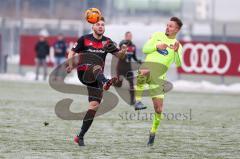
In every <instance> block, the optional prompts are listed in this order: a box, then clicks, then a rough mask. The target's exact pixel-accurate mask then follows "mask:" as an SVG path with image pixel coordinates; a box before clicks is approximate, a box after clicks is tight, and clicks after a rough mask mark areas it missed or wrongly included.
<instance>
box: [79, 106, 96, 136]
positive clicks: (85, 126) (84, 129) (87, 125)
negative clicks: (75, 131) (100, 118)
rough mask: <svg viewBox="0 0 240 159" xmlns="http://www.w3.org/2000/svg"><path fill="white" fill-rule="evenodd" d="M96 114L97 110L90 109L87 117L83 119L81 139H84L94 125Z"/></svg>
mask: <svg viewBox="0 0 240 159" xmlns="http://www.w3.org/2000/svg"><path fill="white" fill-rule="evenodd" d="M95 114H96V111H95V110H92V109H88V111H87V113H86V115H85V117H84V118H83V124H82V128H81V132H80V133H79V135H78V136H79V137H80V138H83V136H84V135H85V133H86V132H87V131H88V129H89V128H90V126H91V125H92V122H93V119H94V116H95Z"/></svg>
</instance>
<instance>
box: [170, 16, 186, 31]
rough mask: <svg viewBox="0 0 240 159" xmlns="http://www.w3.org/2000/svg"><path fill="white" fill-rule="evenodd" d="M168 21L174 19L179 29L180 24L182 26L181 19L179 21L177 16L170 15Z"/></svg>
mask: <svg viewBox="0 0 240 159" xmlns="http://www.w3.org/2000/svg"><path fill="white" fill-rule="evenodd" d="M170 21H174V22H176V23H177V25H178V27H179V29H181V28H182V26H183V23H182V21H181V20H180V19H179V18H178V17H171V18H170Z"/></svg>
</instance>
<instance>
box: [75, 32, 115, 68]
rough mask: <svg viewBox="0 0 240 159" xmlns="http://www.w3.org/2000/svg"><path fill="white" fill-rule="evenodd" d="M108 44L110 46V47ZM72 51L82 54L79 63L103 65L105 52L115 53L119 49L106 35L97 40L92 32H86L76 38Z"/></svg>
mask: <svg viewBox="0 0 240 159" xmlns="http://www.w3.org/2000/svg"><path fill="white" fill-rule="evenodd" d="M110 45H111V46H110ZM109 46H110V47H111V48H110V49H109ZM72 51H74V52H76V53H81V55H83V58H82V59H81V63H80V64H100V65H101V66H103V67H104V62H105V59H106V56H107V54H108V53H111V54H115V53H117V52H118V51H119V49H118V48H117V46H116V45H115V44H114V42H113V41H112V40H111V39H110V38H108V37H106V36H103V37H102V39H100V40H98V39H96V38H95V37H94V36H93V34H87V35H84V36H82V37H80V38H79V39H78V41H77V42H76V43H75V44H74V46H73V48H72Z"/></svg>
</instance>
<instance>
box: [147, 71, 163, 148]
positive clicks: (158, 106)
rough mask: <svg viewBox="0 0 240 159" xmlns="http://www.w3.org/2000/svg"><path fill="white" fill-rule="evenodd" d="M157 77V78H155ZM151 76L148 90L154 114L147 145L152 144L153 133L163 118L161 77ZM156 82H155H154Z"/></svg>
mask: <svg viewBox="0 0 240 159" xmlns="http://www.w3.org/2000/svg"><path fill="white" fill-rule="evenodd" d="M156 78H157V79H156ZM156 78H155V79H154V76H151V78H150V79H151V80H150V81H149V92H150V95H151V96H152V101H153V106H154V110H155V113H154V116H153V121H152V128H151V131H150V135H149V141H148V145H149V146H152V145H153V143H154V139H155V134H156V132H157V130H158V127H159V125H160V123H161V120H162V119H163V114H162V112H163V99H164V92H163V91H162V90H163V82H164V80H163V77H156ZM156 83H157V84H156Z"/></svg>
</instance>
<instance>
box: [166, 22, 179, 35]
mask: <svg viewBox="0 0 240 159" xmlns="http://www.w3.org/2000/svg"><path fill="white" fill-rule="evenodd" d="M178 31H179V27H178V25H177V23H176V22H174V21H169V22H168V23H167V28H166V35H167V36H175V35H176V34H177V33H178Z"/></svg>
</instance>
